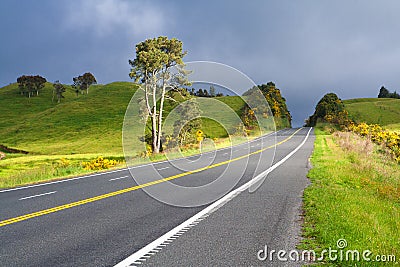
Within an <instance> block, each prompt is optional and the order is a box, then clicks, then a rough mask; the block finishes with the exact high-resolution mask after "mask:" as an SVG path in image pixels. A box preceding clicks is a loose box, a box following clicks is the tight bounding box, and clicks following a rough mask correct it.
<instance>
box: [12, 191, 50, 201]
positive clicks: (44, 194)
mask: <svg viewBox="0 0 400 267" xmlns="http://www.w3.org/2000/svg"><path fill="white" fill-rule="evenodd" d="M54 193H57V191H53V192H48V193H43V194H39V195H34V196H29V197H22V198H20V199H18V200H25V199H30V198H34V197H41V196H46V195H51V194H54Z"/></svg>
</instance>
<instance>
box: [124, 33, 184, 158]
mask: <svg viewBox="0 0 400 267" xmlns="http://www.w3.org/2000/svg"><path fill="white" fill-rule="evenodd" d="M185 55H186V52H183V51H182V42H181V41H179V40H178V39H176V38H172V39H168V37H165V36H160V37H157V38H153V39H147V40H145V41H143V42H140V43H138V44H137V45H136V58H135V59H134V60H129V64H130V65H131V67H132V68H131V71H130V73H129V76H130V77H131V79H134V80H135V82H139V83H141V84H142V89H143V90H144V98H143V99H142V101H143V105H141V106H142V107H144V108H143V114H144V117H145V121H147V118H148V117H150V119H151V135H152V150H153V152H154V153H158V152H160V150H161V139H162V121H163V107H164V100H165V94H166V91H167V90H176V89H177V88H179V86H180V85H189V84H190V83H189V82H188V81H187V74H188V72H187V71H186V70H184V69H183V65H184V64H183V57H184V56H185ZM173 66H176V70H177V72H176V73H173V72H172V71H171V67H173Z"/></svg>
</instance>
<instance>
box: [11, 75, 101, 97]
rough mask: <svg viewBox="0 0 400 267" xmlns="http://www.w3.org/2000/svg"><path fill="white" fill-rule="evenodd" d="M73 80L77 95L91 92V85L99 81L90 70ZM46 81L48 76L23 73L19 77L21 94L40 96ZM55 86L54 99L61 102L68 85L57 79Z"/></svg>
mask: <svg viewBox="0 0 400 267" xmlns="http://www.w3.org/2000/svg"><path fill="white" fill-rule="evenodd" d="M72 80H73V84H72V88H74V90H75V93H76V95H78V94H79V92H81V93H82V94H83V93H84V92H86V94H89V87H90V86H91V85H92V84H96V83H97V81H96V78H95V77H94V76H93V74H91V73H90V72H87V73H85V74H83V75H80V76H77V77H74V78H73V79H72ZM46 82H47V80H46V78H44V77H42V76H40V75H22V76H20V77H18V78H17V83H18V88H19V90H20V93H21V95H25V96H27V97H29V98H30V97H31V96H38V95H39V92H40V90H41V89H42V88H43V87H44V86H45V84H46ZM53 88H54V89H53V101H54V99H55V98H56V99H57V102H58V103H60V101H61V99H62V98H64V96H63V93H64V92H66V87H65V86H64V85H62V84H61V83H60V82H59V81H58V80H57V81H55V82H54V83H53Z"/></svg>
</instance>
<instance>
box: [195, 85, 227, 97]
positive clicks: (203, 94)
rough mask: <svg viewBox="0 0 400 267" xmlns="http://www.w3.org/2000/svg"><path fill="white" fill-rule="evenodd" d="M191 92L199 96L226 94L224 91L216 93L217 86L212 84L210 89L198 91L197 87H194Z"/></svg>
mask: <svg viewBox="0 0 400 267" xmlns="http://www.w3.org/2000/svg"><path fill="white" fill-rule="evenodd" d="M189 93H190V94H191V95H193V96H198V97H220V96H224V94H223V93H216V92H215V87H214V86H212V85H211V86H210V90H209V91H207V89H202V88H200V89H198V90H197V91H196V89H194V88H192V89H191V90H190V91H189Z"/></svg>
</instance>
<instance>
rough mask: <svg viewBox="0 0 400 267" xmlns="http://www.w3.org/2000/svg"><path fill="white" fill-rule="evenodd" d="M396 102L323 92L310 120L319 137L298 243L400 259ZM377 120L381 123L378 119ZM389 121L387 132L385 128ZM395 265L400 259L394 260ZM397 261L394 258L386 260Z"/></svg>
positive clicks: (339, 263) (399, 153)
mask: <svg viewBox="0 0 400 267" xmlns="http://www.w3.org/2000/svg"><path fill="white" fill-rule="evenodd" d="M398 104H400V100H397V99H383V98H379V99H352V100H345V101H343V102H342V101H341V100H340V99H339V98H338V97H337V96H336V95H335V94H333V93H330V94H327V95H326V96H324V97H323V98H322V99H321V100H320V101H319V102H318V104H317V107H316V110H315V113H314V114H313V115H312V116H310V118H309V119H308V120H307V124H308V125H310V126H315V127H316V128H315V133H316V141H315V147H314V152H313V155H312V157H311V163H312V169H311V170H310V172H309V174H308V176H309V178H310V179H311V182H312V184H311V186H309V187H308V188H307V189H306V190H305V192H304V228H303V236H304V240H303V241H302V243H301V245H300V248H301V249H308V250H311V249H312V250H316V251H317V252H322V250H323V249H328V248H332V249H338V247H337V243H336V242H337V241H338V240H339V239H345V240H346V241H347V247H346V248H345V249H343V251H346V250H358V251H359V252H360V253H362V251H364V250H370V251H371V252H372V253H373V254H372V256H371V257H370V258H371V259H372V260H377V258H375V256H377V255H383V259H386V260H387V261H391V260H394V257H396V260H397V262H399V261H400V238H399V237H400V236H399V229H400V220H399V219H400V164H399V163H400V160H399V159H400V151H399V150H400V135H399V132H400V128H396V127H393V126H395V125H398V124H399V120H400V119H399V118H400V117H399V116H398V115H397V116H396V114H397V112H398V111H400V110H399V109H398V107H399V106H397V105H398ZM378 122H379V124H380V125H378V124H377V123H378ZM387 126H390V130H389V129H388V128H387ZM327 263H328V265H329V266H381V265H382V262H377V261H369V262H367V261H361V262H359V261H340V260H336V261H333V260H329V259H328V257H325V260H324V261H323V262H320V263H319V264H320V265H324V266H325V265H326V264H327ZM397 264H398V263H397ZM387 265H388V266H393V265H394V263H393V262H387Z"/></svg>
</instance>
